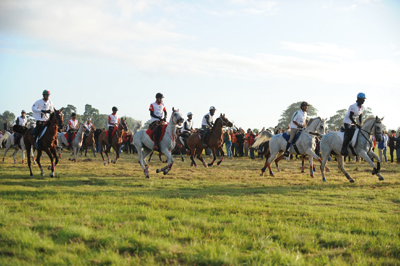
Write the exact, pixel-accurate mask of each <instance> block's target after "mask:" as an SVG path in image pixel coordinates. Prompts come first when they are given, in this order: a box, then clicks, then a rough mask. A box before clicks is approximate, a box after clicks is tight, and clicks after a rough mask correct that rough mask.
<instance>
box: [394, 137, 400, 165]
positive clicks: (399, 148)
mask: <svg viewBox="0 0 400 266" xmlns="http://www.w3.org/2000/svg"><path fill="white" fill-rule="evenodd" d="M395 141H396V146H395V148H396V155H397V163H400V132H399V135H398V137H397V138H396V139H395Z"/></svg>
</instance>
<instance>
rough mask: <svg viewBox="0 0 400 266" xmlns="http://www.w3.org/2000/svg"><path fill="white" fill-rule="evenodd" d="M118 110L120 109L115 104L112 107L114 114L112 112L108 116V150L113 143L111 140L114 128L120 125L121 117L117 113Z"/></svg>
mask: <svg viewBox="0 0 400 266" xmlns="http://www.w3.org/2000/svg"><path fill="white" fill-rule="evenodd" d="M117 111H118V108H117V107H115V106H114V107H113V108H112V114H110V115H109V116H108V123H107V127H108V150H110V149H111V144H112V143H111V141H112V138H111V134H112V132H113V130H114V128H115V127H118V124H119V117H118V115H117Z"/></svg>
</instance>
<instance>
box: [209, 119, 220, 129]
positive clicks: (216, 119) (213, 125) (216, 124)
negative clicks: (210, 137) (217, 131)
mask: <svg viewBox="0 0 400 266" xmlns="http://www.w3.org/2000/svg"><path fill="white" fill-rule="evenodd" d="M218 120H221V117H218V118H217V119H215V123H214V125H213V127H212V129H211V130H214V128H215V126H216V125H217V121H218Z"/></svg>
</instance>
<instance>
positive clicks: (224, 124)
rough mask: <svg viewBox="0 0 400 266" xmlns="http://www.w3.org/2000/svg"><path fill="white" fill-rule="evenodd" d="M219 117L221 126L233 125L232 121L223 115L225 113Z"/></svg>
mask: <svg viewBox="0 0 400 266" xmlns="http://www.w3.org/2000/svg"><path fill="white" fill-rule="evenodd" d="M219 117H220V118H221V121H222V126H227V127H233V124H232V122H231V121H229V119H228V118H226V117H225V114H221V115H220V116H219Z"/></svg>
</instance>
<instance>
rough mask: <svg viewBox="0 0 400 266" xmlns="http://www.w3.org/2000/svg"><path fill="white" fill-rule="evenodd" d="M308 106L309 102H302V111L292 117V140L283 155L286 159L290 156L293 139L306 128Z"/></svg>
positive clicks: (290, 139)
mask: <svg viewBox="0 0 400 266" xmlns="http://www.w3.org/2000/svg"><path fill="white" fill-rule="evenodd" d="M308 106H309V104H308V103H307V102H302V103H301V104H300V110H298V111H296V112H294V114H293V116H292V120H291V122H290V132H289V133H290V138H289V141H288V142H287V144H286V150H285V153H284V154H283V155H284V156H286V157H288V156H289V151H290V147H291V146H292V142H293V139H294V137H295V136H296V134H297V132H298V131H299V130H300V129H302V128H303V127H305V126H306V121H307V110H308Z"/></svg>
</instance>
